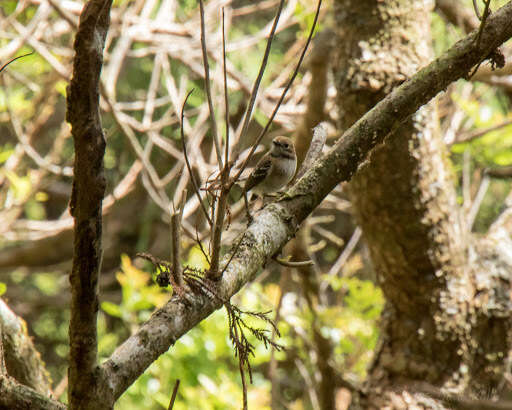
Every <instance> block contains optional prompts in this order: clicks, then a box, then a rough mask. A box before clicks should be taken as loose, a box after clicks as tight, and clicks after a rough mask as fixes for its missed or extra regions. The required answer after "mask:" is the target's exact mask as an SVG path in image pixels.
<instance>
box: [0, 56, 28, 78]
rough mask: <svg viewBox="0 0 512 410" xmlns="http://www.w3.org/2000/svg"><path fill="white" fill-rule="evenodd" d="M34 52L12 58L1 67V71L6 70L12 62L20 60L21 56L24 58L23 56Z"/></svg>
mask: <svg viewBox="0 0 512 410" xmlns="http://www.w3.org/2000/svg"><path fill="white" fill-rule="evenodd" d="M32 54H34V52H33V51H32V52H30V53H28V54H23V55H21V56H18V57H14V58H11V59H10V60H9V61H7V63H5V64H4V65H3V66H2V67H0V73H1V72H2V71H3V70H4V68H5V67H7V66H8V65H9V64H11V63H12V62H14V61H16V60H19V59H20V58H23V57H26V56H30V55H32Z"/></svg>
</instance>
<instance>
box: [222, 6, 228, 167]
mask: <svg viewBox="0 0 512 410" xmlns="http://www.w3.org/2000/svg"><path fill="white" fill-rule="evenodd" d="M222 74H223V76H224V121H225V126H226V147H225V152H224V162H225V163H226V167H227V166H228V163H229V98H228V79H227V68H226V30H225V28H224V7H222Z"/></svg>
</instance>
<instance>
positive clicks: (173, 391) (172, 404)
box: [169, 379, 180, 410]
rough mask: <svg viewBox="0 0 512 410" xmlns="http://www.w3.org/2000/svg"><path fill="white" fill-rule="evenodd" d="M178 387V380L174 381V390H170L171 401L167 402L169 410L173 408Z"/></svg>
mask: <svg viewBox="0 0 512 410" xmlns="http://www.w3.org/2000/svg"><path fill="white" fill-rule="evenodd" d="M179 387H180V379H176V383H175V384H174V389H173V390H172V396H171V401H170V402H169V410H172V408H173V407H174V401H175V400H176V395H177V394H178V388H179Z"/></svg>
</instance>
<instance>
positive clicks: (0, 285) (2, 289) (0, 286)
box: [0, 282, 7, 296]
mask: <svg viewBox="0 0 512 410" xmlns="http://www.w3.org/2000/svg"><path fill="white" fill-rule="evenodd" d="M6 290H7V285H6V284H5V283H4V282H0V296H2V295H3V294H4V293H5V291H6Z"/></svg>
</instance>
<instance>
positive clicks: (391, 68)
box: [335, 0, 511, 408]
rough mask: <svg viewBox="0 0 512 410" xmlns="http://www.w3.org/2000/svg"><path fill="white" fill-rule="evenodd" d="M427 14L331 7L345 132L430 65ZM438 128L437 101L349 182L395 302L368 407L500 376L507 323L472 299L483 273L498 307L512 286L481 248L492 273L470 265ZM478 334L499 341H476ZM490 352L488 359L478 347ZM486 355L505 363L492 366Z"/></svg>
mask: <svg viewBox="0 0 512 410" xmlns="http://www.w3.org/2000/svg"><path fill="white" fill-rule="evenodd" d="M432 6H433V5H432V4H431V3H430V2H426V1H419V0H415V1H411V0H407V1H406V0H400V1H393V2H391V1H387V2H382V1H379V0H358V1H357V2H356V1H354V0H338V1H337V2H336V9H335V14H336V19H337V21H336V22H337V24H336V26H337V27H338V32H337V34H338V38H339V42H338V44H339V49H338V55H337V61H336V64H337V66H336V85H337V91H338V107H339V113H340V120H341V127H342V129H346V128H348V127H349V126H350V125H352V124H353V123H354V122H355V121H356V120H357V119H359V118H360V117H361V116H362V115H363V114H364V113H365V112H366V111H368V110H369V109H370V108H372V107H373V106H374V105H375V104H376V103H377V102H379V101H380V100H381V99H382V98H384V97H385V96H386V95H387V94H388V93H389V92H390V91H391V90H392V89H393V88H394V87H395V86H397V85H399V84H400V83H402V82H403V81H405V80H406V79H407V78H408V77H410V76H411V75H412V74H414V73H415V72H416V71H417V70H418V69H419V68H421V67H422V66H423V65H425V64H427V63H428V61H430V60H431V58H432V51H431V47H430V12H431V8H432ZM437 123H438V119H437V113H436V107H435V102H432V103H430V104H428V105H426V106H423V107H422V108H421V109H420V110H419V111H418V112H417V113H416V114H414V115H413V116H412V117H411V118H409V120H408V121H407V122H406V123H405V124H403V125H402V126H400V127H399V128H398V129H396V130H395V132H394V133H392V134H390V135H389V136H388V137H387V138H386V139H385V141H384V143H383V144H381V145H380V146H378V147H376V148H375V149H374V150H373V152H372V154H371V155H370V157H369V159H368V160H367V161H366V162H365V163H363V164H362V165H361V166H360V167H359V170H358V172H357V174H356V175H355V177H354V178H353V180H352V182H351V184H350V193H351V197H352V201H353V204H354V210H355V214H356V218H357V220H358V222H359V224H360V225H361V227H362V229H363V232H364V236H365V239H366V243H367V245H368V247H369V249H370V252H371V256H372V261H373V264H374V267H375V270H376V272H377V276H378V281H379V284H380V285H381V286H382V289H383V291H384V293H385V295H386V298H387V301H388V304H387V307H386V310H385V312H384V313H383V324H382V337H381V346H380V349H379V351H378V352H376V357H375V362H374V364H373V366H372V368H371V369H370V370H369V386H370V394H369V396H367V397H366V400H367V402H366V403H363V405H362V407H363V408H383V407H384V406H386V405H390V406H392V408H395V407H400V403H402V404H403V405H404V406H410V405H411V404H412V403H413V402H416V404H417V405H423V406H425V407H426V408H429V407H430V405H428V404H426V402H427V401H428V400H431V399H428V400H427V399H426V398H425V397H426V396H424V395H423V394H421V393H417V392H416V393H415V392H414V391H417V388H418V386H417V384H418V382H422V383H428V384H429V385H430V386H435V387H436V388H444V389H448V390H450V391H454V392H457V393H462V392H468V391H471V392H473V393H475V394H477V395H480V394H486V395H487V396H488V392H489V391H494V389H495V388H496V387H497V385H498V383H499V381H500V379H501V376H502V374H503V371H504V369H505V367H504V366H505V363H504V359H503V358H504V357H506V355H507V352H508V350H509V348H510V335H511V331H510V322H509V321H508V320H506V317H501V318H500V314H498V315H494V314H489V311H488V310H489V309H488V306H487V307H485V306H479V305H478V303H477V302H476V300H479V301H480V302H482V301H483V300H485V299H480V298H479V296H477V294H479V292H480V291H481V290H482V288H481V286H482V284H481V283H479V282H478V278H479V275H480V276H481V275H484V274H485V275H489V276H488V278H489V281H490V282H489V283H486V285H485V286H484V289H483V291H484V292H485V293H486V294H487V297H489V295H492V297H493V299H494V298H495V297H496V292H495V291H496V289H497V288H498V289H500V291H499V292H498V293H499V294H503V292H505V289H507V288H508V289H509V288H510V281H509V279H507V280H504V281H503V283H499V281H498V282H492V279H493V276H492V274H491V273H492V272H491V273H490V272H489V269H490V268H491V266H490V265H493V266H494V267H495V268H496V267H497V266H496V265H497V264H499V262H498V260H499V255H497V254H496V253H493V255H494V256H492V257H491V256H490V254H491V253H492V252H484V253H487V254H488V256H489V258H488V260H487V262H488V264H489V267H487V268H486V269H483V268H482V267H476V266H474V264H473V266H472V264H471V263H470V262H471V261H470V258H469V255H475V252H477V251H476V248H478V247H480V245H481V244H476V243H475V245H476V246H473V244H472V243H473V242H472V240H471V237H470V235H469V233H468V232H467V230H466V226H465V224H464V221H463V218H462V215H461V212H460V209H459V208H458V206H457V202H456V193H455V187H454V178H453V176H452V174H451V169H450V164H449V161H448V152H447V149H446V147H445V145H444V144H443V141H442V139H441V136H440V133H439V130H438V126H437ZM484 248H485V246H484ZM482 251H483V249H482V250H481V252H482ZM476 254H478V253H476ZM482 256H483V255H481V257H482ZM502 263H504V262H503V261H502ZM493 271H494V272H497V271H499V269H494V270H493ZM498 277H499V275H498ZM507 278H508V276H507ZM480 281H481V280H480ZM491 282H492V283H491ZM505 293H506V292H505ZM498 299H499V301H498V305H499V306H500V307H501V308H503V309H504V310H503V311H502V312H501V313H504V312H506V311H507V310H508V309H509V306H508V304H509V303H510V301H509V300H508V298H507V297H505V296H504V294H503V296H501V297H498ZM484 305H485V303H484ZM484 312H485V313H484ZM483 329H487V331H489V332H490V331H492V332H493V333H494V334H495V336H496V338H493V339H494V340H493V341H490V340H488V338H485V340H482V339H480V337H482V336H483V333H485V332H486V331H484V332H482V330H483ZM483 345H485V346H486V349H488V350H487V351H486V352H482V349H480V348H477V347H482V346H483ZM486 353H489V357H490V356H491V355H492V356H496V357H501V358H500V359H498V360H497V359H496V358H494V360H487V359H486V358H485V356H486ZM413 384H415V385H416V387H413ZM413 389H414V390H413ZM407 390H408V391H407ZM407 400H413V402H410V403H409V402H408V401H407ZM425 400H426V401H425ZM404 408H405V407H404Z"/></svg>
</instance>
